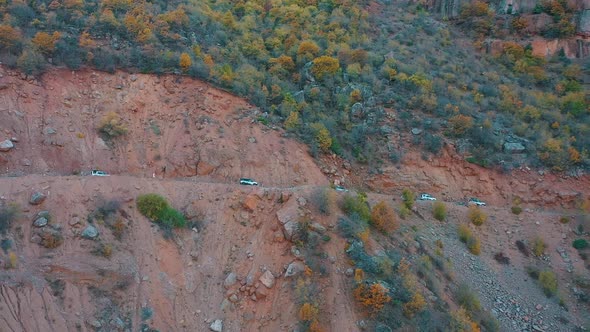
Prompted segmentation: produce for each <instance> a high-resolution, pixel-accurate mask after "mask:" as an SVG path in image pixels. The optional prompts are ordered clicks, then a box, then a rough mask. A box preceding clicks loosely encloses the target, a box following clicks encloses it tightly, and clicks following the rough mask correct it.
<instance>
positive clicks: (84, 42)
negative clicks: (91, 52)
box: [78, 31, 96, 48]
mask: <svg viewBox="0 0 590 332" xmlns="http://www.w3.org/2000/svg"><path fill="white" fill-rule="evenodd" d="M78 44H79V45H80V47H87V48H91V47H94V46H96V42H95V41H94V40H92V37H91V36H90V34H89V33H88V32H87V31H84V32H82V33H81V34H80V39H79V40H78Z"/></svg>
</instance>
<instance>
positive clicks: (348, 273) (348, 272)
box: [344, 268, 354, 277]
mask: <svg viewBox="0 0 590 332" xmlns="http://www.w3.org/2000/svg"><path fill="white" fill-rule="evenodd" d="M353 274H354V270H353V269H352V268H348V269H346V272H344V275H346V276H347V277H352V275H353Z"/></svg>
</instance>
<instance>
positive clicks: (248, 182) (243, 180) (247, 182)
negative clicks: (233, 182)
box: [240, 178, 258, 186]
mask: <svg viewBox="0 0 590 332" xmlns="http://www.w3.org/2000/svg"><path fill="white" fill-rule="evenodd" d="M240 184H243V185H247V186H257V185H258V182H256V181H254V180H252V179H248V178H241V179H240Z"/></svg>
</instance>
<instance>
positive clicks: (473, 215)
mask: <svg viewBox="0 0 590 332" xmlns="http://www.w3.org/2000/svg"><path fill="white" fill-rule="evenodd" d="M467 215H468V216H469V220H471V222H472V223H473V224H474V225H475V226H481V225H483V223H484V222H486V220H488V216H487V214H485V212H483V211H482V210H481V209H480V208H478V207H477V206H471V207H469V212H468V213H467Z"/></svg>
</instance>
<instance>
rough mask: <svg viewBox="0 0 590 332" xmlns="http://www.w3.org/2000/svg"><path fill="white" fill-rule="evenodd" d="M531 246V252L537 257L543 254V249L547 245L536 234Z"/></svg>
mask: <svg viewBox="0 0 590 332" xmlns="http://www.w3.org/2000/svg"><path fill="white" fill-rule="evenodd" d="M532 247H533V254H535V256H537V257H541V256H542V255H543V253H544V252H545V249H547V245H546V244H545V241H543V239H542V238H540V237H538V236H537V237H536V238H535V239H534V240H533V246H532Z"/></svg>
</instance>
